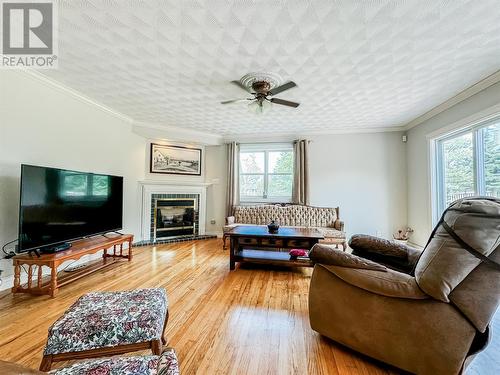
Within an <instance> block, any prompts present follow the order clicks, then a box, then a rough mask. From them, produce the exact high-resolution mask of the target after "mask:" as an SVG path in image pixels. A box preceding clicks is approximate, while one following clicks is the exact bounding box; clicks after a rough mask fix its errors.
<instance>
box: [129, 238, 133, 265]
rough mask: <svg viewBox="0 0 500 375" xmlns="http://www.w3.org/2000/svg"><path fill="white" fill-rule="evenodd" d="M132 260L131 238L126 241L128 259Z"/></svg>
mask: <svg viewBox="0 0 500 375" xmlns="http://www.w3.org/2000/svg"><path fill="white" fill-rule="evenodd" d="M131 260H132V240H130V241H128V261H129V262H130V261H131Z"/></svg>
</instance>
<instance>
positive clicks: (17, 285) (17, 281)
mask: <svg viewBox="0 0 500 375" xmlns="http://www.w3.org/2000/svg"><path fill="white" fill-rule="evenodd" d="M20 286H21V266H20V265H19V263H18V262H17V261H14V286H13V287H12V293H16V292H17V291H18V289H19V288H20Z"/></svg>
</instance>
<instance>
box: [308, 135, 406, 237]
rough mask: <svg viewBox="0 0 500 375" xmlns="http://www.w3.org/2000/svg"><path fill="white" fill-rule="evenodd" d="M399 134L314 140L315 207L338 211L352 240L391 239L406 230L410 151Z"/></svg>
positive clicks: (329, 137) (311, 171) (313, 182)
mask: <svg viewBox="0 0 500 375" xmlns="http://www.w3.org/2000/svg"><path fill="white" fill-rule="evenodd" d="M401 136H402V134H401V133H399V132H387V133H372V134H339V135H328V136H324V135H322V136H316V137H312V138H310V139H311V140H312V143H311V145H310V159H309V168H310V180H311V181H310V187H311V195H310V200H311V205H313V206H325V207H336V206H339V207H340V217H341V218H342V219H343V220H344V221H345V228H346V231H347V234H348V236H350V235H352V234H355V233H363V234H372V235H379V236H382V237H385V238H392V233H393V232H395V231H396V229H397V228H398V227H402V226H405V225H406V216H407V213H406V171H405V168H406V151H405V144H404V143H403V142H402V140H401Z"/></svg>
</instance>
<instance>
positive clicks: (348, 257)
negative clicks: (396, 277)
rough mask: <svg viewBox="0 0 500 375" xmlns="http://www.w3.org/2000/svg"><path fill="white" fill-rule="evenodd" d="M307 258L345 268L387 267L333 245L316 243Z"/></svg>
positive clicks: (384, 268) (382, 268)
mask: <svg viewBox="0 0 500 375" xmlns="http://www.w3.org/2000/svg"><path fill="white" fill-rule="evenodd" d="M309 259H311V260H312V261H313V262H314V263H319V264H325V265H333V266H339V267H347V268H360V269H367V270H377V271H382V272H384V271H386V270H387V267H385V266H383V265H381V264H378V263H375V262H372V261H371V260H368V259H365V258H361V257H358V256H356V255H352V254H349V253H346V252H344V251H340V250H338V249H336V248H334V247H333V246H329V245H324V244H316V245H314V246H313V248H312V249H311V251H310V252H309Z"/></svg>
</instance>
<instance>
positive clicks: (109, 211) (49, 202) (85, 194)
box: [17, 164, 123, 252]
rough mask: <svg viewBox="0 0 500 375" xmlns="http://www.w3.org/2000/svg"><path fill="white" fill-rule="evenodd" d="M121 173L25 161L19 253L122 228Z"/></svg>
mask: <svg viewBox="0 0 500 375" xmlns="http://www.w3.org/2000/svg"><path fill="white" fill-rule="evenodd" d="M122 214H123V177H118V176H109V175H103V174H95V173H87V172H78V171H70V170H64V169H57V168H47V167H39V166H33V165H25V164H23V165H21V204H20V209H19V245H18V250H17V251H18V252H25V251H30V250H36V249H40V250H50V249H51V247H52V248H53V247H55V246H57V245H60V244H61V243H65V242H67V241H72V240H76V239H80V238H82V237H86V236H92V235H96V234H102V233H106V232H111V231H116V230H120V229H122Z"/></svg>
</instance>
